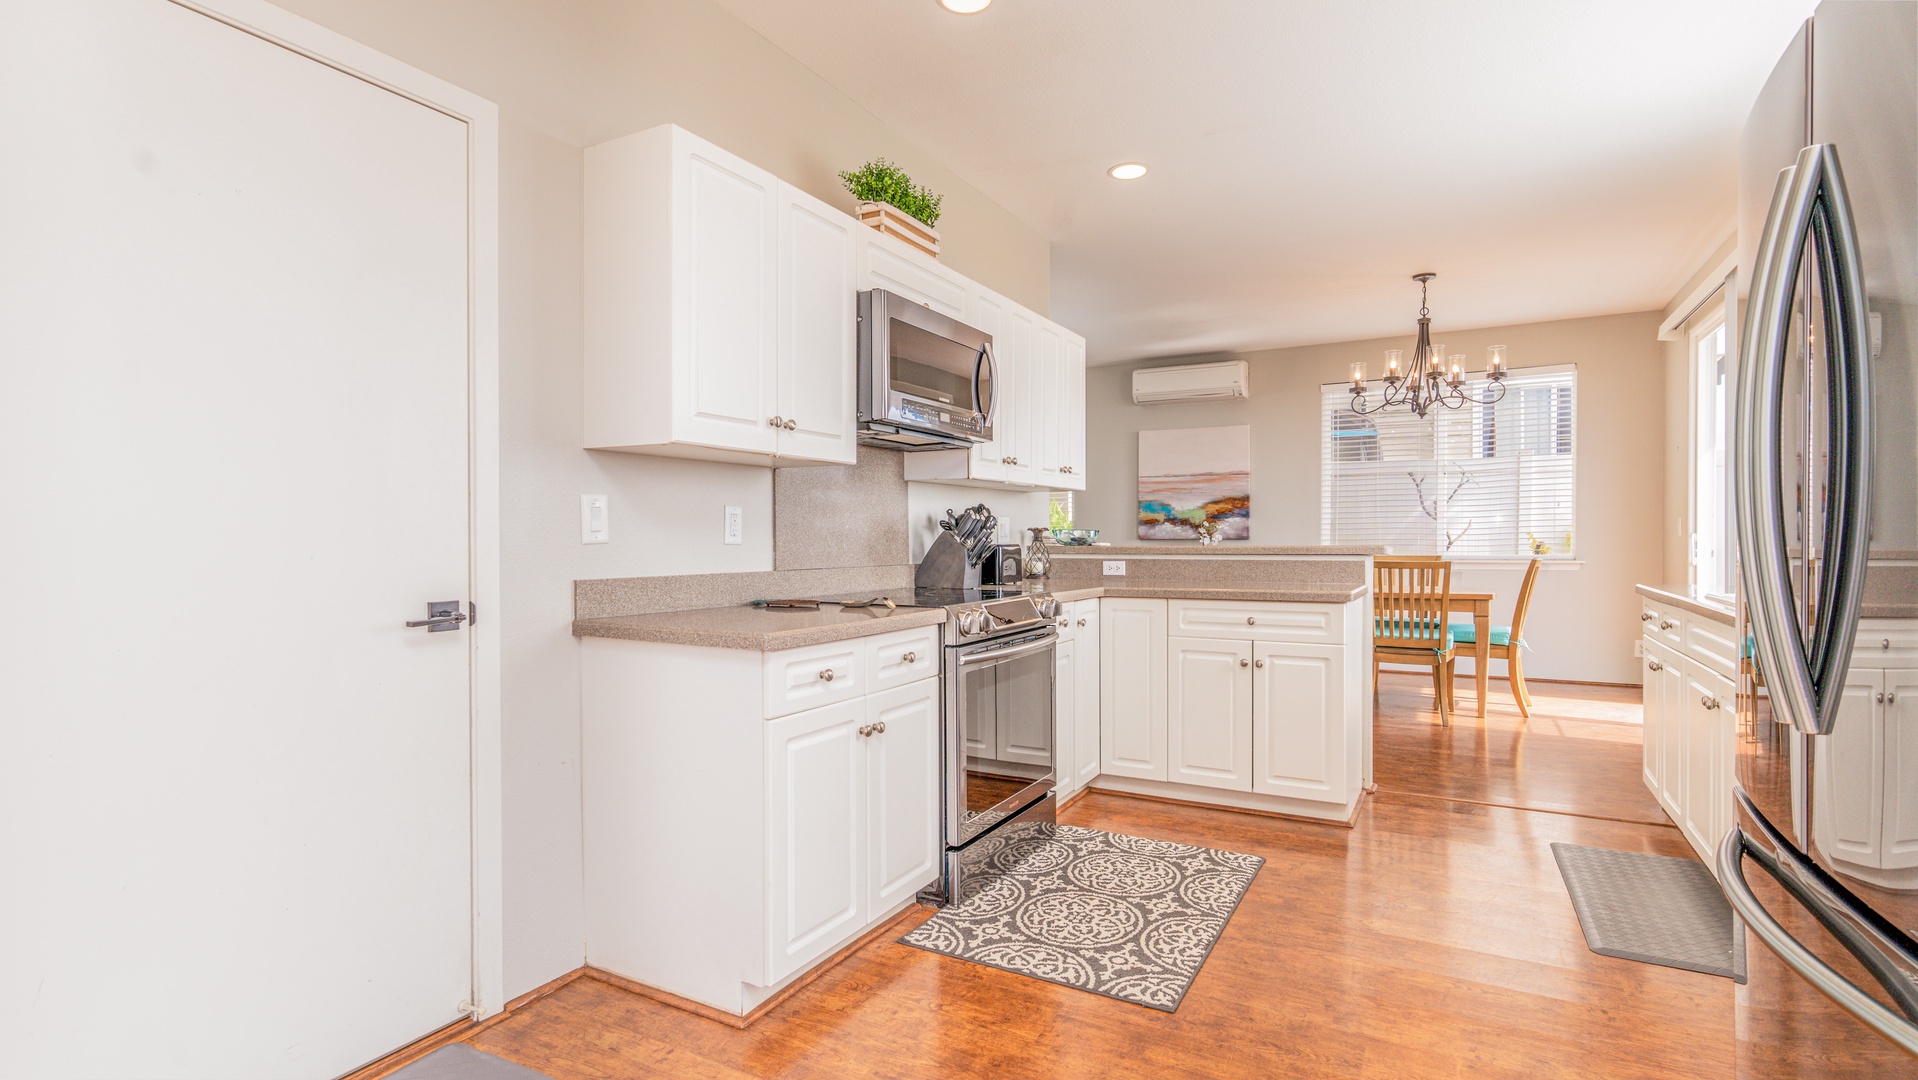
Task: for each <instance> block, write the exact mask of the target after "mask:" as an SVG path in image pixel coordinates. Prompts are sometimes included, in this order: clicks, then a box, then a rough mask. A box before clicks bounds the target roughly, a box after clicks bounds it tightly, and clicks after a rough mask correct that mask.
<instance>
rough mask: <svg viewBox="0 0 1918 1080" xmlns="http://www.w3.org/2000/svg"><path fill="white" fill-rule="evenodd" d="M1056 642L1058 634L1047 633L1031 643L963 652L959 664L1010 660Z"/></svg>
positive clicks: (995, 662)
mask: <svg viewBox="0 0 1918 1080" xmlns="http://www.w3.org/2000/svg"><path fill="white" fill-rule="evenodd" d="M1056 644H1058V635H1057V634H1047V635H1046V636H1044V637H1042V638H1039V639H1038V640H1036V641H1033V642H1032V643H1031V644H1029V645H1002V646H999V647H996V648H990V649H981V650H979V651H978V652H975V653H962V654H960V657H959V666H960V667H962V668H963V667H974V666H977V665H980V664H998V663H1003V662H1005V661H1008V660H1017V659H1018V658H1019V657H1021V656H1030V655H1032V654H1033V653H1036V652H1043V651H1045V650H1047V649H1050V648H1052V647H1053V646H1054V645H1056Z"/></svg>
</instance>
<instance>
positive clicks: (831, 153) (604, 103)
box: [276, 0, 1050, 996]
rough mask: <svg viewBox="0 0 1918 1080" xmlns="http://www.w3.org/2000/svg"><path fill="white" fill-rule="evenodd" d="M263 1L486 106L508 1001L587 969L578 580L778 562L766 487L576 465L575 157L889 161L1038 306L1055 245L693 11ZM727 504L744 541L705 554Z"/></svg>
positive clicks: (716, 542) (953, 252)
mask: <svg viewBox="0 0 1918 1080" xmlns="http://www.w3.org/2000/svg"><path fill="white" fill-rule="evenodd" d="M276 2H278V3H280V4H281V5H282V6H284V7H286V8H288V9H290V10H292V11H294V12H295V13H297V14H299V15H302V16H305V17H306V18H309V19H312V20H314V21H316V22H318V23H320V24H322V25H324V26H326V27H328V28H330V29H332V30H335V31H337V32H339V33H342V34H344V35H346V36H347V37H350V38H354V39H356V40H359V41H362V42H364V43H366V44H368V45H370V46H372V47H373V48H376V49H379V50H381V51H383V52H386V53H388V54H389V55H392V56H394V57H397V58H398V59H400V60H403V61H405V62H407V63H410V64H412V65H414V66H416V67H419V68H421V69H423V70H425V71H427V72H430V73H431V74H434V75H437V76H439V77H440V78H443V79H446V80H447V81H449V82H452V83H455V84H457V85H459V86H461V87H464V88H466V89H468V90H471V91H473V92H475V93H478V94H480V95H482V96H484V97H487V98H489V99H491V100H493V101H494V102H496V103H497V104H498V105H499V106H500V122H501V127H502V132H501V193H500V196H501V199H500V203H501V206H500V214H501V221H500V231H501V256H502V267H501V280H500V286H501V288H500V324H501V325H500V330H501V357H500V361H501V372H500V376H501V391H502V392H501V400H502V406H501V409H502V415H501V433H502V435H501V457H502V469H501V472H502V487H503V490H502V492H501V519H502V533H503V535H502V551H503V559H504V572H505V573H504V576H505V581H504V587H505V588H504V596H503V597H502V605H501V606H502V611H501V612H500V617H501V618H502V620H503V625H504V626H505V630H504V648H505V655H504V725H503V733H502V734H503V740H504V756H505V766H504V768H505V775H504V789H505V816H506V821H505V839H506V852H505V855H506V891H505V904H506V910H505V921H506V992H507V994H508V996H511V995H514V994H519V993H521V992H524V991H525V990H528V989H530V988H532V987H534V986H537V985H539V984H540V983H542V982H545V981H546V980H548V979H551V978H553V977H555V976H557V975H559V974H562V973H564V972H566V971H568V970H571V969H572V968H574V967H577V966H579V964H580V962H581V958H582V956H583V952H584V926H583V918H582V914H581V894H580V888H581V886H580V874H581V867H580V841H579V829H580V817H579V753H580V744H579V672H578V659H577V649H576V643H575V641H574V639H573V637H572V636H571V633H570V629H569V624H570V620H571V617H572V582H573V579H575V578H596V577H628V576H638V575H647V574H683V573H701V572H716V571H742V570H770V569H772V566H773V552H772V535H773V533H772V506H773V484H772V479H773V475H772V471H771V470H769V469H762V468H753V467H746V466H733V465H714V464H703V463H698V462H684V461H672V460H667V459H657V458H644V457H637V456H632V455H626V454H611V453H588V452H586V451H583V450H581V449H580V448H579V446H580V423H581V421H580V411H581V409H580V393H581V391H580V382H581V312H580V308H581V282H580V275H581V247H582V235H583V233H582V229H583V224H582V221H581V210H580V206H581V196H580V192H581V176H582V172H581V162H582V158H581V150H582V148H584V147H586V146H588V145H591V144H594V143H598V142H603V141H605V140H607V139H610V138H614V137H617V136H620V135H624V134H626V133H628V132H632V131H638V130H641V129H643V128H647V127H651V126H654V125H656V124H662V123H668V122H672V123H678V124H681V125H683V126H685V127H687V128H689V129H690V130H692V131H694V132H696V133H698V134H700V135H702V136H704V137H706V138H708V139H711V140H713V141H714V142H716V143H718V144H719V145H721V146H724V147H726V148H727V149H729V150H731V151H733V152H735V153H737V154H739V155H741V156H743V157H745V158H746V159H748V160H750V161H753V162H755V163H756V164H759V165H761V166H763V167H764V168H766V169H769V170H771V171H772V172H774V173H776V174H778V175H780V176H782V177H784V178H785V179H787V180H790V181H791V182H793V183H795V184H797V185H799V186H800V187H802V188H805V189H806V190H807V191H809V192H811V193H812V194H814V195H816V196H818V197H820V198H822V199H825V200H826V201H828V202H830V203H832V204H833V205H836V206H840V207H842V208H845V209H848V210H850V208H851V205H852V202H851V199H850V198H849V197H848V196H847V195H846V194H845V192H844V191H843V190H841V189H840V188H839V185H838V181H837V179H836V178H835V175H834V174H835V173H836V172H837V171H838V170H840V169H843V168H850V167H853V166H856V165H858V164H859V163H861V162H863V161H865V160H866V159H868V158H870V157H874V156H881V155H883V156H886V157H889V158H892V159H893V160H895V161H897V162H899V163H900V164H901V165H903V166H905V167H906V169H907V170H908V171H910V172H911V173H912V174H913V176H914V177H915V178H916V179H918V180H920V181H921V182H923V183H926V184H928V185H929V186H931V187H932V188H933V189H934V190H937V191H939V192H941V193H943V194H944V195H945V197H946V199H945V215H946V216H945V217H944V218H943V219H941V221H940V223H939V228H940V232H941V233H942V234H943V237H944V244H945V255H944V256H943V261H944V262H946V263H947V264H949V265H951V266H952V267H953V268H954V269H956V270H958V271H960V272H961V273H964V274H967V275H969V276H971V277H974V278H976V279H978V280H979V281H981V282H983V283H985V284H987V285H990V286H991V287H992V288H994V289H997V290H999V291H1000V292H1003V293H1005V294H1006V295H1008V296H1011V297H1013V298H1014V299H1016V300H1018V301H1019V302H1021V303H1023V304H1026V305H1027V306H1029V307H1032V308H1033V309H1035V310H1037V311H1041V312H1043V311H1045V310H1046V309H1047V304H1048V291H1047V287H1048V281H1049V274H1050V267H1049V258H1050V254H1049V246H1048V244H1047V241H1046V239H1045V237H1043V236H1041V235H1039V234H1038V233H1036V232H1034V231H1033V230H1031V229H1028V228H1026V227H1025V226H1023V225H1021V224H1020V223H1019V222H1018V221H1016V220H1014V219H1013V218H1012V216H1011V215H1010V214H1008V213H1006V212H1005V211H1004V210H1003V209H1001V208H999V207H998V206H996V205H994V204H993V203H991V202H989V201H987V200H986V199H985V198H984V197H983V196H981V195H980V194H979V193H978V192H977V191H975V190H973V189H972V188H971V187H969V186H967V185H966V184H965V183H963V182H961V181H960V180H959V179H958V177H957V176H956V175H955V174H954V173H953V172H952V171H951V170H950V169H948V168H946V167H945V166H944V165H943V164H942V163H940V162H938V161H935V160H933V159H932V158H930V157H929V156H928V155H927V154H926V153H925V152H924V151H923V150H921V149H920V148H918V147H917V146H914V145H913V144H911V143H909V142H907V141H905V140H904V139H902V138H900V137H899V136H898V135H896V134H895V133H893V132H892V131H890V130H889V129H887V128H886V127H884V126H883V125H881V124H880V123H879V122H878V121H877V120H876V119H875V118H874V117H873V116H872V115H871V114H870V113H867V112H866V111H865V110H864V109H862V108H860V107H859V106H857V105H855V104H854V103H853V102H852V101H851V100H850V99H848V98H846V97H845V96H844V95H842V94H840V93H839V92H838V91H836V90H834V89H833V88H832V87H831V86H829V85H827V84H826V83H825V82H824V81H823V80H821V79H820V78H819V77H818V76H816V75H814V74H813V73H812V72H811V71H810V70H808V69H807V68H805V67H804V66H803V65H801V64H799V63H798V62H797V61H795V60H793V59H792V58H791V57H789V56H787V55H786V54H784V53H782V52H780V51H779V50H777V49H775V48H774V47H773V46H772V45H771V44H770V43H769V42H767V41H766V40H765V39H764V38H762V37H760V36H759V35H758V34H756V33H754V32H753V31H752V30H750V29H748V28H747V27H746V26H745V25H744V24H743V23H740V22H739V21H738V20H736V19H734V18H733V17H732V16H730V15H728V14H727V13H726V12H724V11H723V10H721V9H720V8H719V7H717V6H716V5H714V4H712V3H710V2H708V0H646V2H643V3H633V2H624V0H407V2H406V3H396V2H394V0H276ZM855 29H856V28H851V27H849V28H848V32H854V31H855ZM582 493H605V494H607V495H609V496H610V497H611V507H610V509H611V525H612V542H611V543H608V544H604V545H595V546H590V547H589V546H582V545H581V544H580V543H579V532H578V528H579V526H578V522H579V510H578V507H579V496H580V495H581V494H582ZM729 504H730V505H737V506H740V507H743V508H744V511H745V524H746V543H744V544H742V545H738V546H726V545H723V544H722V543H721V542H720V537H721V521H722V513H723V509H722V508H723V507H724V506H726V505H729ZM902 512H903V508H902ZM669 824H671V823H662V825H669Z"/></svg>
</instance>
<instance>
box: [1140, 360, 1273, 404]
mask: <svg viewBox="0 0 1918 1080" xmlns="http://www.w3.org/2000/svg"><path fill="white" fill-rule="evenodd" d="M1251 396H1252V389H1251V383H1250V382H1249V380H1248V372H1247V364H1246V362H1245V361H1243V360H1224V361H1220V362H1219V363H1216V364H1185V365H1182V366H1179V367H1157V368H1140V369H1138V370H1137V371H1134V372H1133V373H1132V403H1133V404H1134V405H1172V404H1176V403H1178V402H1184V401H1234V400H1237V399H1239V398H1248V397H1251Z"/></svg>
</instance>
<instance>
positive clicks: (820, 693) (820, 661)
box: [765, 628, 937, 720]
mask: <svg viewBox="0 0 1918 1080" xmlns="http://www.w3.org/2000/svg"><path fill="white" fill-rule="evenodd" d="M933 632H935V633H936V632H937V630H936V628H933ZM872 646H873V642H872V640H871V639H867V638H855V639H853V640H850V641H834V642H830V643H828V644H825V645H808V646H805V647H804V648H799V649H782V650H780V651H779V652H769V653H766V654H765V665H766V719H768V720H776V719H778V718H779V717H782V716H789V715H791V714H793V713H796V712H800V711H802V710H804V709H816V708H818V707H819V706H821V705H831V704H834V703H835V702H840V701H849V700H851V699H853V698H856V697H861V696H863V695H865V693H866V692H867V690H868V686H867V683H868V681H869V678H870V676H869V675H868V672H867V668H868V666H869V665H870V663H871V660H870V658H869V654H870V652H871V649H872ZM933 662H934V663H935V664H936V663H937V659H936V658H935V659H934V661H933Z"/></svg>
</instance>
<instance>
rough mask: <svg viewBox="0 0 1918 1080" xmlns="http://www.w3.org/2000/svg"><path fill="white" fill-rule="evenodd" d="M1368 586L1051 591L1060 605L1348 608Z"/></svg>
mask: <svg viewBox="0 0 1918 1080" xmlns="http://www.w3.org/2000/svg"><path fill="white" fill-rule="evenodd" d="M1371 591H1372V587H1371V586H1369V585H1320V584H1298V585H1293V584H1284V583H1280V584H1274V585H1272V586H1270V587H1266V588H1261V587H1260V586H1257V585H1235V586H1232V587H1231V588H1223V589H1221V588H1207V587H1205V586H1202V585H1178V584H1163V585H1093V586H1087V587H1085V588H1062V589H1054V590H1052V595H1053V596H1055V597H1057V598H1058V599H1059V601H1060V602H1061V603H1070V602H1072V601H1074V600H1090V599H1092V598H1093V597H1095V596H1123V597H1132V598H1135V599H1140V600H1255V601H1261V602H1267V603H1287V604H1346V603H1350V602H1352V601H1354V600H1359V599H1363V598H1364V597H1365V596H1366V595H1368V594H1370V593H1371Z"/></svg>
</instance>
